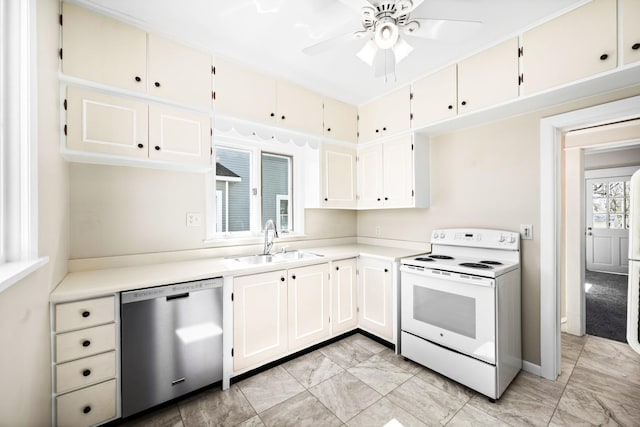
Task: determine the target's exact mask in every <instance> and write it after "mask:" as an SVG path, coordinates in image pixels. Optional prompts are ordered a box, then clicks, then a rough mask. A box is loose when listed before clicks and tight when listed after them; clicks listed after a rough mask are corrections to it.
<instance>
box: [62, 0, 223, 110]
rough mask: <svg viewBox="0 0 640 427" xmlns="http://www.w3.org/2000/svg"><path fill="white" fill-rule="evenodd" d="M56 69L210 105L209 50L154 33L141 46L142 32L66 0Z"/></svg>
mask: <svg viewBox="0 0 640 427" xmlns="http://www.w3.org/2000/svg"><path fill="white" fill-rule="evenodd" d="M147 60H148V62H147ZM147 70H148V74H147ZM62 72H63V73H65V74H67V75H69V76H74V77H80V78H83V79H87V80H91V81H94V82H97V83H102V84H106V85H110V86H115V87H119V88H123V89H127V90H132V91H135V92H140V93H149V94H150V95H153V96H157V97H160V98H163V99H167V100H170V101H175V102H177V103H180V104H186V105H189V106H192V107H196V108H201V109H210V108H211V55H210V54H208V53H206V52H202V51H198V50H196V49H193V48H190V47H187V46H184V45H182V44H180V43H176V42H173V41H170V40H167V39H164V38H162V37H158V36H156V35H154V34H149V35H148V45H147V33H146V32H144V31H143V30H141V29H139V28H135V27H132V26H130V25H127V24H125V23H122V22H119V21H116V20H114V19H111V18H108V17H106V16H103V15H99V14H96V13H93V12H91V11H89V10H87V9H83V8H81V7H78V6H75V5H73V4H69V3H63V19H62Z"/></svg>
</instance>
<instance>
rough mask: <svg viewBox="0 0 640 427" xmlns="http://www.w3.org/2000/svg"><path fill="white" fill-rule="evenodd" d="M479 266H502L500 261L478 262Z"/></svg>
mask: <svg viewBox="0 0 640 427" xmlns="http://www.w3.org/2000/svg"><path fill="white" fill-rule="evenodd" d="M480 263H481V264H487V265H502V263H501V262H500V261H480Z"/></svg>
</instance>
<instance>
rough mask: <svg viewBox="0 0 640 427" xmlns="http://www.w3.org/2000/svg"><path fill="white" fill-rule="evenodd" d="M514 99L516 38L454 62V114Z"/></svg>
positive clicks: (516, 79) (516, 57)
mask: <svg viewBox="0 0 640 427" xmlns="http://www.w3.org/2000/svg"><path fill="white" fill-rule="evenodd" d="M517 97H518V38H517V37H514V38H512V39H510V40H507V41H506V42H504V43H501V44H499V45H497V46H494V47H492V48H489V49H487V50H484V51H482V52H481V53H479V54H477V55H474V56H472V57H470V58H467V59H465V60H464V61H462V62H460V63H458V113H459V114H464V113H467V112H470V111H474V110H479V109H482V108H486V107H490V106H492V105H497V104H500V103H502V102H505V101H508V100H511V99H514V98H517Z"/></svg>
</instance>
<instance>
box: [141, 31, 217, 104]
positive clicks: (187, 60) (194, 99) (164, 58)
mask: <svg viewBox="0 0 640 427" xmlns="http://www.w3.org/2000/svg"><path fill="white" fill-rule="evenodd" d="M149 93H150V94H151V95H154V96H157V97H160V98H165V99H170V100H172V101H175V102H178V103H181V104H187V105H191V106H193V107H197V108H202V109H210V108H211V55H209V54H208V53H205V52H202V51H199V50H196V49H193V48H190V47H187V46H184V45H181V44H179V43H176V42H174V41H171V40H167V39H165V38H163V37H159V36H156V35H154V34H149Z"/></svg>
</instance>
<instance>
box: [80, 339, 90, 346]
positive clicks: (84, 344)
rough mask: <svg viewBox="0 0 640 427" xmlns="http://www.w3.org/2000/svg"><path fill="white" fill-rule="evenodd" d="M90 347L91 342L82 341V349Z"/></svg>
mask: <svg viewBox="0 0 640 427" xmlns="http://www.w3.org/2000/svg"><path fill="white" fill-rule="evenodd" d="M90 345H91V341H89V340H84V341H82V346H83V347H89V346H90Z"/></svg>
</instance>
